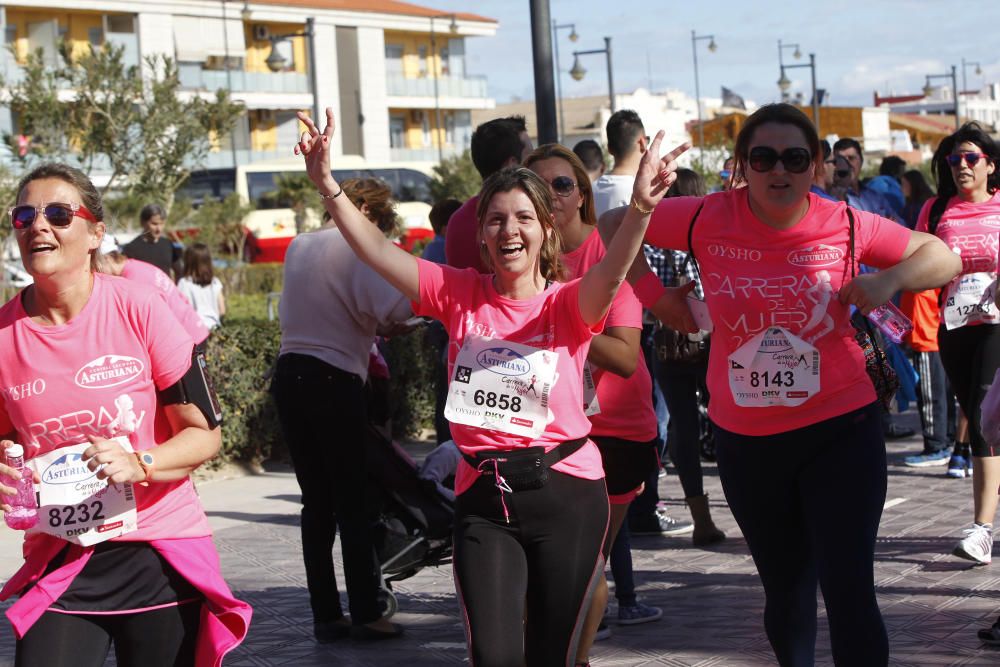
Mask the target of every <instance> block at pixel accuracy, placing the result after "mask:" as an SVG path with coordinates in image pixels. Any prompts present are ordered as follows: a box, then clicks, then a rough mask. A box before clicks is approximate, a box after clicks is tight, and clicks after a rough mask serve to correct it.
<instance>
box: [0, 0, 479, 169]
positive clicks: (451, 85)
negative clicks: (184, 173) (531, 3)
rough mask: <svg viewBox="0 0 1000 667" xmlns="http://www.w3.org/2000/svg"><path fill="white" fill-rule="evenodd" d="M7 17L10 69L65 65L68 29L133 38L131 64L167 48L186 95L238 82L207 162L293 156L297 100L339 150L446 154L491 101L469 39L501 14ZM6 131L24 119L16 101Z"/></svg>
mask: <svg viewBox="0 0 1000 667" xmlns="http://www.w3.org/2000/svg"><path fill="white" fill-rule="evenodd" d="M0 26H2V28H3V34H4V41H5V45H6V46H7V47H8V49H3V50H0V72H2V73H3V74H4V76H5V78H6V79H7V80H8V81H13V82H16V81H18V80H19V79H20V78H21V77H22V76H23V70H22V68H21V65H23V64H24V62H25V58H26V56H27V54H28V53H29V52H33V51H35V50H36V49H38V48H41V49H43V51H44V54H45V58H46V59H47V60H48V61H49V62H51V63H53V64H54V63H55V62H56V61H57V60H56V59H57V58H58V56H57V53H58V52H57V46H58V44H59V43H60V42H61V41H62V40H64V39H65V40H66V41H67V42H68V45H69V47H70V49H71V51H72V52H73V53H79V52H80V50H81V49H86V48H87V47H88V45H93V46H100V45H102V44H105V43H112V44H117V45H122V46H124V47H125V57H126V61H127V62H128V63H129V64H137V63H140V62H142V60H143V59H144V58H145V57H147V56H151V55H156V54H164V55H167V56H169V57H171V58H173V59H175V60H176V61H177V63H178V66H179V69H180V77H181V82H182V88H183V89H184V90H185V91H187V92H188V93H189V94H198V93H199V92H211V91H215V90H217V89H219V88H223V89H229V90H231V91H232V95H233V97H234V99H236V100H239V101H241V102H243V103H244V104H245V105H246V114H245V115H244V116H243V117H242V118H241V119H240V121H239V123H238V125H237V128H236V130H235V131H234V132H233V133H232V135H231V136H230V137H220V143H219V145H217V146H215V150H213V152H212V153H211V154H210V156H209V161H208V164H207V165H206V166H209V167H232V166H234V164H246V163H250V162H258V161H262V160H271V159H275V158H277V157H288V156H289V155H290V150H291V147H292V146H293V145H294V143H295V140H296V137H297V136H298V133H299V130H300V128H299V124H298V121H297V120H296V118H295V112H296V111H299V110H307V111H310V112H311V111H312V109H313V108H319V109H322V108H325V107H327V106H331V107H333V109H334V112H335V114H336V116H337V124H338V127H337V130H338V131H337V133H336V135H335V139H334V143H335V150H337V151H338V152H339V153H343V154H351V155H360V156H362V157H363V158H364V159H365V160H366V161H368V162H373V163H384V162H390V161H402V160H406V161H411V162H412V161H425V162H436V161H437V159H438V156H439V152H440V154H443V155H446V156H447V155H450V154H452V153H454V152H456V151H459V150H461V149H462V148H464V147H465V146H467V145H468V137H469V134H470V133H471V118H470V112H471V111H472V110H473V109H488V108H492V107H493V106H494V103H493V100H492V99H490V98H489V96H488V94H487V89H486V80H485V78H484V77H478V76H474V75H471V74H470V73H468V72H467V71H466V63H465V39H466V38H467V37H481V36H483V37H489V36H493V35H494V34H495V33H496V29H497V23H496V21H495V20H493V19H489V18H485V17H482V16H478V15H475V14H470V13H462V12H459V13H455V14H450V13H442V12H440V11H438V10H435V9H430V8H427V7H421V6H418V5H414V4H410V3H407V2H398V1H396V0H379V1H378V2H372V1H368V0H285V1H281V0H255V1H250V2H246V1H242V2H241V1H239V0H231V1H226V0H222V1H219V0H144V1H143V2H141V3H140V2H130V1H124V0H89V1H88V2H87V3H86V4H85V5H84V3H80V2H77V1H76V0H4V2H3V3H2V4H0ZM310 27H311V36H309V35H308V34H305V33H308V32H309V31H310ZM281 36H288V37H287V38H286V39H280V38H279V37H281ZM272 49H273V50H274V51H275V52H276V53H277V54H279V55H280V56H282V58H274V57H271V58H269V56H271V55H272ZM276 60H277V61H280V62H276ZM313 61H314V62H315V63H316V67H315V68H314V69H313V68H312V67H311V66H310V62H313ZM0 131H4V132H14V133H15V134H16V133H17V132H18V131H19V126H18V119H17V118H16V117H15V116H13V115H12V114H11V112H10V111H9V109H8V108H7V107H0Z"/></svg>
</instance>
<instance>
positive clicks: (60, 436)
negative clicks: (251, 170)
mask: <svg viewBox="0 0 1000 667" xmlns="http://www.w3.org/2000/svg"><path fill="white" fill-rule="evenodd" d="M103 218H104V212H103V207H102V205H101V197H100V195H99V194H98V192H97V190H96V189H95V188H94V186H93V184H92V183H91V182H90V181H89V180H88V179H87V177H86V176H85V175H84V174H82V173H81V172H79V171H77V170H76V169H73V168H71V167H67V166H65V165H61V164H48V165H42V166H40V167H38V168H36V169H35V170H33V171H32V172H30V173H29V174H28V175H26V176H25V177H24V178H23V179H21V182H20V183H19V185H18V189H17V205H16V206H14V208H13V209H11V211H10V219H11V223H12V225H13V227H14V235H15V237H16V240H17V244H18V247H19V248H20V251H21V261H22V262H23V264H24V268H25V270H26V271H27V272H28V273H30V274H31V276H32V278H34V283H33V284H32V285H31V286H29V287H26V288H25V289H24V290H22V291H21V292H20V293H18V294H17V296H15V297H14V298H13V299H12V300H11V301H9V302H8V303H7V304H6V305H4V306H3V308H2V309H0V356H2V358H0V386H3V387H11V388H14V389H7V390H4V391H3V392H0V434H3V435H2V442H0V446H2V447H3V448H4V449H7V448H8V447H10V446H11V445H12V444H13V442H17V443H19V444H21V445H23V446H24V450H25V452H26V458H27V459H29V463H30V465H31V467H32V468H33V469H34V472H35V482H36V484H37V485H38V488H39V497H40V503H39V504H40V510H39V522H38V526H37V531H33V532H32V533H31V534H30V535H28V536H27V538H26V539H25V545H24V552H25V563H24V565H23V566H22V567H21V569H20V570H18V572H17V573H16V574H14V576H13V577H12V578H11V579H10V580H9V581H8V582H7V584H6V585H5V586H4V588H3V590H2V591H0V599H7V598H9V597H11V596H13V595H20V599H19V600H18V601H17V602H16V603H14V604H13V605H12V606H11V607H10V608H9V609H8V610H7V617H8V618H9V619H10V620H11V623H12V625H13V627H14V633H15V635H16V637H17V647H16V657H15V664H17V665H51V666H54V667H59V666H67V667H68V666H70V665H72V666H73V667H85V666H94V667H96V666H97V665H103V664H104V662H105V658H106V657H107V654H108V652H109V649H110V647H111V644H114V646H115V653H116V656H117V659H118V663H119V664H121V665H130V666H136V665H163V666H164V667H166V666H168V665H178V664H184V665H193V664H196V661H197V664H219V662H220V661H221V660H222V657H223V656H224V655H225V654H226V653H227V652H228V651H230V650H232V649H233V648H234V647H235V646H236V645H238V644H239V643H240V642H241V641H242V639H243V637H244V636H245V635H246V631H247V627H248V625H249V621H250V607H249V605H247V604H246V603H243V602H240V601H238V600H236V599H234V598H233V596H232V593H231V592H230V591H229V588H228V586H227V585H226V583H225V581H223V579H222V575H221V573H220V570H219V559H218V554H217V553H216V551H215V546H214V545H213V543H212V537H211V529H210V527H209V525H208V520H207V518H206V516H205V512H204V510H203V509H202V507H201V503H200V501H199V500H198V496H197V494H196V493H195V490H194V485H193V484H192V482H191V479H190V477H189V475H190V473H191V472H192V471H194V470H195V469H197V468H198V467H199V466H200V465H201V464H202V463H204V462H205V461H207V460H209V459H211V458H212V457H213V456H215V454H216V453H217V452H218V450H219V446H220V444H221V435H220V430H219V427H218V422H217V419H218V415H217V414H216V413H215V411H214V409H213V408H212V406H211V405H209V404H210V403H211V394H210V391H211V390H210V389H207V390H206V391H205V392H204V394H203V396H205V397H206V398H205V400H201V398H199V397H198V390H199V387H201V388H204V387H205V380H204V376H203V375H202V372H201V367H200V364H193V363H192V349H193V348H194V341H193V340H192V339H191V337H190V335H189V334H188V333H186V330H185V329H184V327H183V326H182V325H181V324H180V323H179V322H178V320H177V318H176V317H174V315H173V314H172V313H171V311H170V309H169V308H168V306H167V304H166V303H165V302H164V300H163V299H162V298H161V297H160V296H159V294H157V292H156V291H155V290H153V289H151V288H149V287H147V286H145V285H140V284H138V283H136V282H134V281H131V280H125V279H123V278H118V277H114V276H109V275H106V274H103V273H98V272H97V268H98V267H99V265H100V252H99V248H100V245H101V239H102V237H103V236H104V233H105V225H104V222H103ZM12 474H13V475H16V473H14V472H13V471H12V470H11V469H10V468H8V467H7V466H5V465H0V475H4V476H8V477H9V476H12ZM67 482H74V484H68V483H67ZM13 491H14V490H13V489H11V488H9V487H8V486H6V485H3V484H0V502H2V504H0V509H3V510H4V511H9V510H10V509H11V508H10V505H9V499H8V497H9V496H10V495H11V494H12V492H13ZM215 617H225V621H222V620H219V619H218V618H215ZM196 656H197V657H196Z"/></svg>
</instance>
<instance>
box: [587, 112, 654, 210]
mask: <svg viewBox="0 0 1000 667" xmlns="http://www.w3.org/2000/svg"><path fill="white" fill-rule="evenodd" d="M606 129H607V134H608V152H609V153H611V156H612V157H613V158H614V159H615V166H614V168H613V169H612V170H611V171H609V172H607V173H606V174H604V175H603V176H601V177H600V178H598V179H597V180H596V181H595V182H594V206H595V207H596V211H597V215H598V217H599V216H600V215H601V214H602V213H604V212H605V211H609V210H611V209H613V208H618V207H619V206H628V202H629V200H630V199H631V198H632V184H633V183H634V182H635V175H636V173H637V172H638V171H639V161H640V160H642V155H643V153H645V152H646V148H647V147H648V146H649V137H648V136H646V128H645V127H644V126H643V124H642V119H641V118H639V114H637V113H636V112H634V111H632V110H631V109H622V110H621V111H616V112H614V113H613V114H611V118H609V119H608V125H607V128H606Z"/></svg>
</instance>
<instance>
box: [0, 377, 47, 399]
mask: <svg viewBox="0 0 1000 667" xmlns="http://www.w3.org/2000/svg"><path fill="white" fill-rule="evenodd" d="M44 392H45V380H43V379H42V378H38V379H37V380H32V381H31V382H24V383H22V384H17V385H14V386H13V387H7V388H6V389H4V390H3V394H4V396H6V397H7V398H9V399H10V400H12V401H20V400H21V399H22V398H30V397H31V396H38V395H40V394H42V393H44Z"/></svg>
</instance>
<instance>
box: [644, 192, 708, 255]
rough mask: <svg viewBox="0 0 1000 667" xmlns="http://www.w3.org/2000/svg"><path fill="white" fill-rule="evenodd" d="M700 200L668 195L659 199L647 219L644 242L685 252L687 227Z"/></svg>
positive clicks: (698, 198) (686, 247)
mask: <svg viewBox="0 0 1000 667" xmlns="http://www.w3.org/2000/svg"><path fill="white" fill-rule="evenodd" d="M701 202H702V198H701V197H670V198H668V199H663V200H662V201H660V203H659V204H657V205H656V208H655V209H654V210H653V216H652V217H651V218H650V219H649V229H647V230H646V243H649V244H650V245H655V246H657V247H658V248H669V249H670V250H683V251H685V252H687V250H688V239H687V234H688V227H690V226H691V218H693V217H694V212H695V211H697V210H698V205H699V204H701Z"/></svg>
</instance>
